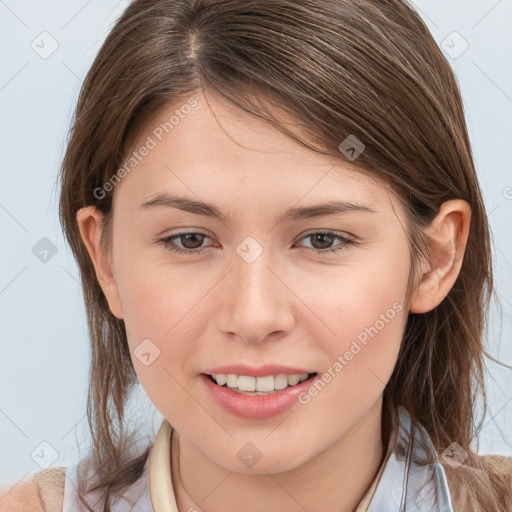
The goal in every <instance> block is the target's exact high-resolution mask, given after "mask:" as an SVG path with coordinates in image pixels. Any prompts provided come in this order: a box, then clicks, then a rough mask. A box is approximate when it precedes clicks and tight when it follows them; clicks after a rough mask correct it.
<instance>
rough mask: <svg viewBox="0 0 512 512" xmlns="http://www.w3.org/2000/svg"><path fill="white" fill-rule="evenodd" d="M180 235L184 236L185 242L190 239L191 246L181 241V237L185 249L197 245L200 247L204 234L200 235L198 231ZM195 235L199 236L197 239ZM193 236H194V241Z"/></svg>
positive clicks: (193, 247)
mask: <svg viewBox="0 0 512 512" xmlns="http://www.w3.org/2000/svg"><path fill="white" fill-rule="evenodd" d="M181 237H182V238H183V237H184V238H185V240H186V241H187V242H190V240H191V239H192V246H190V245H187V243H183V239H182V243H183V245H184V246H185V248H186V249H196V248H197V247H201V244H202V242H203V239H204V235H201V234H200V233H187V234H185V235H181ZM197 237H199V240H197ZM201 237H203V238H201ZM194 238H196V241H195V243H194Z"/></svg>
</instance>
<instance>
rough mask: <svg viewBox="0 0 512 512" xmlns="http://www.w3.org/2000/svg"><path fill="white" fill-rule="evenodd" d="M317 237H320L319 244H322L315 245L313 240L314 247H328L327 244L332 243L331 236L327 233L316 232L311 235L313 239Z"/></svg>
mask: <svg viewBox="0 0 512 512" xmlns="http://www.w3.org/2000/svg"><path fill="white" fill-rule="evenodd" d="M318 238H319V239H320V245H323V246H322V247H315V243H314V242H313V247H315V249H325V248H327V247H329V245H330V244H331V243H332V238H333V236H332V235H329V234H328V233H318V234H316V235H314V236H313V241H314V240H315V239H318ZM325 239H327V242H325ZM322 240H324V244H322Z"/></svg>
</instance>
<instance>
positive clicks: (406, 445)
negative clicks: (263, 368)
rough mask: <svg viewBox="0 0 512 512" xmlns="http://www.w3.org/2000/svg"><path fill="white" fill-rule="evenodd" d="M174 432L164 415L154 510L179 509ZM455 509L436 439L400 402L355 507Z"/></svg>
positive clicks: (386, 511)
mask: <svg viewBox="0 0 512 512" xmlns="http://www.w3.org/2000/svg"><path fill="white" fill-rule="evenodd" d="M173 432H174V429H173V427H172V426H171V424H170V423H169V422H168V421H167V420H166V419H164V420H163V422H162V425H161V427H160V430H159V431H158V434H157V436H156V438H155V442H154V443H153V446H152V448H151V452H150V455H149V491H150V497H151V503H152V505H153V509H154V512H178V506H177V505H176V498H175V496H174V490H173V487H172V479H171V466H170V463H171V462H170V461H171V460H172V459H171V440H172V434H173ZM416 510H421V511H422V512H454V510H453V508H452V504H451V500H450V491H449V488H448V483H447V480H446V475H445V472H444V469H443V467H442V465H441V464H440V463H439V460H438V457H437V452H436V450H435V448H434V446H433V444H432V441H431V439H430V437H429V435H428V433H427V432H426V430H425V429H424V428H423V427H422V426H421V425H418V426H415V425H414V424H413V422H412V420H411V417H410V415H409V413H408V412H407V410H406V409H405V408H404V407H402V406H399V408H398V414H397V416H396V417H395V418H393V424H392V430H391V433H390V438H389V443H388V449H387V452H386V456H385V458H384V461H383V463H382V464H381V467H380V469H379V471H378V473H377V476H376V477H375V479H374V480H373V482H372V484H371V486H370V488H369V489H368V491H367V492H366V494H365V496H364V497H363V499H362V500H361V502H360V503H359V505H358V507H357V508H356V512H407V511H416Z"/></svg>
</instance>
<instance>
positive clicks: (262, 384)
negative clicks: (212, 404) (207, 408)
mask: <svg viewBox="0 0 512 512" xmlns="http://www.w3.org/2000/svg"><path fill="white" fill-rule="evenodd" d="M203 375H204V376H205V377H206V378H207V379H209V380H210V381H211V382H213V384H215V385H216V386H218V387H220V388H225V389H229V390H230V391H232V392H235V393H238V394H241V395H252V396H258V395H272V394H277V393H279V392H282V391H285V390H288V389H291V388H294V387H296V386H298V385H299V384H301V383H303V382H305V381H307V380H310V379H314V378H315V377H316V375H318V373H317V372H311V373H303V374H300V375H299V374H291V375H288V374H283V373H281V374H277V375H266V376H263V377H252V376H249V375H235V374H221V373H216V374H208V373H204V374H203Z"/></svg>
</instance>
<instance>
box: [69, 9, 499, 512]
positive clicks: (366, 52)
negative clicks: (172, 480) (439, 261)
mask: <svg viewBox="0 0 512 512" xmlns="http://www.w3.org/2000/svg"><path fill="white" fill-rule="evenodd" d="M208 89H211V90H214V91H216V92H217V93H219V94H221V95H222V96H224V97H225V98H227V99H229V100H230V101H232V102H233V103H234V104H235V105H238V106H239V107H240V108H242V109H244V110H246V111H247V112H251V113H253V114H254V115H257V116H260V117H262V118H263V119H265V120H267V121H268V122H269V123H270V124H271V125H272V126H274V127H276V128H278V129H279V130H281V131H282V132H283V133H285V134H286V135H288V136H289V137H291V138H292V139H293V140H295V141H296V142H298V143H299V144H302V145H304V146H306V147H310V148H312V149H315V150H316V151H319V152H322V153H324V154H330V155H332V156H335V157H337V158H339V159H343V160H344V161H346V158H345V156H344V155H342V153H341V152H340V150H339V149H338V145H339V144H340V143H341V142H342V141H344V140H345V139H346V137H347V136H348V135H351V134H352V135H355V136H356V137H357V138H358V139H360V140H361V141H362V142H363V143H364V144H365V150H364V151H363V153H361V155H360V156H359V157H358V158H357V160H355V161H353V162H351V163H352V166H353V167H355V168H357V169H359V170H360V171H361V172H364V173H367V174H369V175H370V176H372V177H373V178H375V179H379V180H381V181H383V182H386V183H388V184H389V185H390V186H391V189H392V190H393V191H394V192H395V193H396V194H397V195H398V197H400V198H401V200H402V202H403V204H404V206H405V208H406V211H407V215H408V226H407V236H408V237H409V240H410V251H411V256H412V262H413V263H412V267H411V279H410V284H411V287H410V289H409V292H410V291H411V288H412V283H413V282H414V277H415V276H416V275H417V268H418V264H419V262H420V261H421V259H422V258H429V253H428V249H427V243H426V242H427V240H426V238H425V234H424V232H423V228H425V227H427V226H428V225H429V223H430V222H431V221H432V219H433V217H434V216H435V215H436V213H437V212H438V210H439V207H440V205H441V204H442V203H443V201H446V200H449V199H454V198H460V199H464V200H465V201H467V202H468V203H469V205H470V207H471V225H470V233H469V238H468V241H467V246H466V252H465V255H464V259H463V263H462V268H461V271H460V274H459V276H458V278H457V280H456V282H455V284H454V286H453V287H452V289H451V290H450V292H449V293H448V295H447V296H446V298H445V299H444V300H443V301H442V302H441V303H440V304H439V305H438V306H437V307H436V308H435V309H433V310H432V311H430V312H428V313H425V314H412V313H409V317H408V320H407V325H406V328H405V332H404V336H403V340H402V346H401V351H400V354H399V357H398V362H397V364H396V367H395V369H394V373H393V374H392V376H391V379H390V381H389V383H388V384H387V386H386V388H385V391H384V405H385V411H387V413H388V414H389V413H391V412H393V411H396V410H397V407H398V405H400V404H402V405H404V406H405V407H406V409H407V410H408V411H409V412H410V414H411V416H412V418H413V421H415V422H419V423H421V424H422V425H423V426H424V427H425V428H426V430H427V432H428V433H429V434H430V436H431V438H432V441H433V443H434V446H435V447H436V449H437V450H438V451H439V453H442V452H443V450H444V449H445V448H446V447H448V446H449V445H450V444H451V443H452V442H457V443H458V444H459V445H460V446H461V447H463V448H464V449H465V450H466V451H467V452H468V454H469V457H468V459H467V460H466V461H465V464H463V465H462V466H460V467H459V468H458V469H457V470H452V469H451V468H450V467H448V466H447V465H446V464H444V463H443V460H442V459H440V462H441V463H443V464H444V467H445V470H446V473H447V477H448V479H449V483H450V488H451V490H453V496H454V499H456V506H457V508H460V509H461V510H462V509H463V510H468V509H469V508H471V510H477V509H478V510H480V509H481V510H486V511H489V510H496V511H502V512H504V511H505V507H506V505H505V493H506V490H505V488H506V484H505V483H504V480H500V479H499V478H494V477H493V474H492V472H491V471H490V470H487V469H486V467H485V466H484V465H483V463H482V461H481V459H480V458H479V457H478V455H477V453H476V452H475V451H474V449H472V447H471V443H472V442H473V440H474V439H476V437H477V434H478V431H479V428H480V426H481V422H480V423H479V424H477V423H476V420H475V414H474V409H475V403H476V399H477V397H478V395H479V394H480V393H481V395H482V397H483V403H484V406H485V387H484V378H485V370H486V368H485V365H484V360H483V358H484V355H485V354H486V352H485V350H484V344H483V336H484V331H485V328H486V327H487V315H488V308H489V303H490V298H491V296H494V298H495V300H496V302H497V304H498V303H499V302H498V298H497V297H496V294H495V292H494V289H493V274H492V261H491V241H490V232H489V226H488V220H487V216H486V212H485V207H484V204H483V199H482V194H481V191H480V188H479V184H478V180H477V176H476V172H475V167H474V163H473V159H472V153H471V148H470V143H469V138H468V133H467V129H466V124H465V118H464V112H463V106H462V101H461V97H460V92H459V89H458V86H457V82H456V79H455V77H454V74H453V71H452V69H451V67H450V65H449V64H448V62H447V60H446V58H445V57H444V56H443V54H442V52H441V51H440V49H439V48H438V46H437V44H436V43H435V41H434V39H433V38H432V36H431V34H430V32H429V30H428V29H427V27H426V26H425V24H424V22H423V21H422V19H421V18H420V16H419V15H418V14H417V13H416V12H415V10H414V9H413V8H412V7H411V6H410V5H408V4H407V3H405V2H404V1H400V0H380V1H375V0H250V1H248V0H135V1H133V2H132V3H131V5H129V6H128V7H127V9H126V10H125V11H124V13H123V14H122V15H121V17H120V18H119V20H117V22H116V24H115V26H114V27H113V29H112V30H111V32H110V33H109V35H108V37H107V38H106V40H105V42H104V44H103V46H102V48H101V50H100V51H99V53H98V55H97V57H96V59H95V61H94V63H93V65H92V67H91V69H90V71H89V73H88V74H87V77H86V79H85V81H84V83H83V86H82V89H81V92H80V97H79V100H78V105H77V108H76V113H75V116H74V119H73V126H72V129H71V132H70V139H69V143H68V146H67V151H66V154H65V157H64V160H63V164H62V172H61V183H62V190H61V197H60V215H61V222H62V225H63V229H64V231H65V234H66V236H67V239H68V241H69V243H70V245H71V248H72V250H73V252H74V255H75V257H76V259H77V261H78V264H79V267H80V273H81V278H82V283H83V293H84V298H85V304H86V308H87V316H88V325H89V332H90V337H91V344H92V345H91V349H92V361H91V370H90V384H89V395H88V407H87V409H88V419H89V426H90V430H91V434H92V439H93V446H92V457H93V460H94V465H95V466H94V467H95V470H96V473H97V475H98V481H97V482H96V484H95V485H94V486H91V489H89V490H92V489H100V490H103V491H104V493H105V504H104V510H105V511H109V510H110V507H109V505H108V503H107V501H108V497H109V494H110V493H113V492H115V491H117V490H119V489H122V488H123V487H124V486H125V485H127V484H129V483H131V482H133V481H134V480H135V479H137V478H138V477H139V476H140V474H141V471H142V469H143V465H144V463H145V461H146V458H147V456H148V451H149V448H148V449H147V450H145V451H144V453H142V454H141V455H140V456H138V457H135V458H133V459H131V460H126V459H125V458H123V449H122V447H123V446H124V445H126V443H127V439H129V436H126V435H125V434H124V431H123V418H124V406H125V403H126V401H127V399H128V398H129V396H130V392H131V390H132V388H133V386H134V384H135V383H136V382H137V378H136V374H135V371H134V368H133V365H132V361H131V358H130V354H129V349H128V344H127V338H126V332H125V328H124V323H123V321H122V320H119V319H117V318H116V317H114V316H113V314H112V313H111V312H110V310H109V307H108V303H107V301H106V298H105V297H104V295H103V292H102V290H101V288H100V286H99V283H98V282H97V279H96V276H95V272H94V268H93V265H92V262H91V260H90V258H89V255H88V253H87V251H86V248H85V246H84V244H83V243H82V240H81V237H80V233H79V230H78V226H77V222H76V213H77V211H78V209H79V208H81V207H85V206H88V205H95V206H96V207H97V208H99V209H100V210H101V212H102V213H103V215H104V229H103V237H102V241H103V243H104V244H105V247H108V243H109V240H110V235H109V228H110V221H111V216H112V215H111V214H112V195H113V194H111V193H108V194H105V195H104V197H101V198H98V194H95V192H94V191H95V190H98V188H101V187H102V186H103V184H104V183H105V182H106V181H107V180H109V179H110V178H111V177H112V176H113V175H114V174H115V173H116V171H117V170H119V169H120V167H121V165H122V164H123V163H124V160H125V158H126V157H127V155H128V149H129V147H130V144H131V143H132V142H133V141H134V140H135V137H136V135H137V134H138V133H139V131H140V130H141V127H142V126H143V124H144V120H145V119H147V116H148V115H150V114H151V113H152V112H155V111H157V110H158V109H159V108H161V107H163V106H166V105H168V104H170V103H176V102H177V100H178V98H187V96H188V97H190V96H192V95H193V92H194V91H196V90H203V91H206V90H208ZM262 99H265V100H266V102H268V103H265V102H263V101H261V100H262ZM272 104H273V105H274V106H279V108H280V109H283V111H285V112H287V113H289V114H290V116H291V118H292V119H295V120H297V122H299V123H300V125H301V126H302V127H303V128H304V130H305V132H306V133H308V134H310V139H309V140H305V139H303V138H301V137H298V136H297V134H296V133H295V132H292V131H290V130H289V129H288V128H287V127H286V126H285V124H284V123H283V121H282V118H280V117H279V115H277V116H276V115H275V113H274V112H275V111H273V109H272V108H267V106H268V105H272ZM266 105H267V106H266ZM312 140H314V141H316V142H317V144H315V145H312V144H311V141H312ZM318 143H319V144H318ZM319 146H321V148H320V147H319ZM408 298H410V295H409V296H408ZM484 410H485V407H484Z"/></svg>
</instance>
